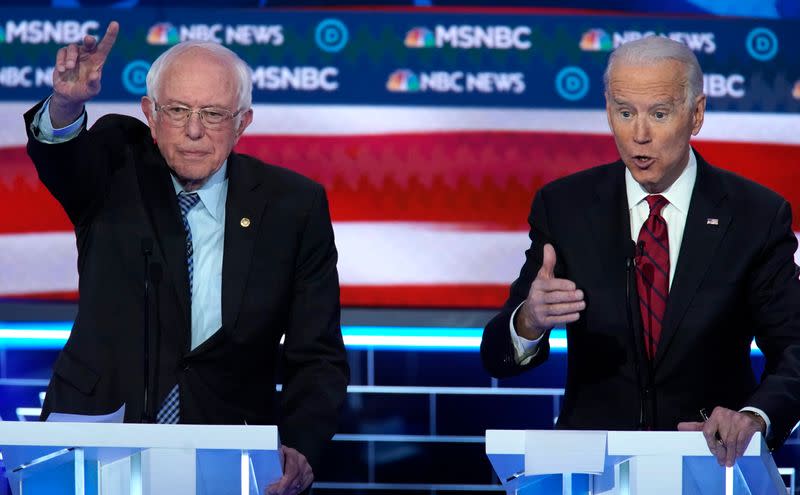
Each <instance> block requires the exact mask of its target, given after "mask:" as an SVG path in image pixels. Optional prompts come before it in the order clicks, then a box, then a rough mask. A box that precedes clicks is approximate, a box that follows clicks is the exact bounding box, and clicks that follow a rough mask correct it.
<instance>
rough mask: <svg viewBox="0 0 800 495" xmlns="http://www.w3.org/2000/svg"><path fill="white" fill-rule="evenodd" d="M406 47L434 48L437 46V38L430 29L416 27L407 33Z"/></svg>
mask: <svg viewBox="0 0 800 495" xmlns="http://www.w3.org/2000/svg"><path fill="white" fill-rule="evenodd" d="M405 45H406V48H433V47H435V46H436V38H435V37H434V36H433V33H432V32H431V30H430V29H428V28H424V27H416V28H413V29H412V30H410V31H409V32H407V33H406V39H405Z"/></svg>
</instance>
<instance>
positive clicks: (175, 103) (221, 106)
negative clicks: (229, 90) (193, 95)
mask: <svg viewBox="0 0 800 495" xmlns="http://www.w3.org/2000/svg"><path fill="white" fill-rule="evenodd" d="M165 105H181V106H183V107H186V108H193V107H192V106H191V105H189V104H188V103H186V102H183V101H179V100H167V103H165ZM197 108H221V109H223V110H227V107H225V105H218V104H213V103H212V104H210V105H203V106H201V107H197Z"/></svg>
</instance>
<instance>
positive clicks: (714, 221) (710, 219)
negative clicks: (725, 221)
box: [706, 218, 719, 225]
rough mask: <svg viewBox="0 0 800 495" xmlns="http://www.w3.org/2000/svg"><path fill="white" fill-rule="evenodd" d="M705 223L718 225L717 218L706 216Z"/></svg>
mask: <svg viewBox="0 0 800 495" xmlns="http://www.w3.org/2000/svg"><path fill="white" fill-rule="evenodd" d="M706 225H719V218H706Z"/></svg>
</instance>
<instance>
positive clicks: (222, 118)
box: [155, 103, 241, 129]
mask: <svg viewBox="0 0 800 495" xmlns="http://www.w3.org/2000/svg"><path fill="white" fill-rule="evenodd" d="M155 109H156V112H161V113H162V115H164V116H165V117H166V118H167V122H168V123H169V124H172V125H173V126H174V127H182V126H184V125H186V122H188V121H189V119H190V118H191V116H192V114H193V113H196V114H197V115H198V116H199V117H200V121H201V122H202V123H203V125H204V126H206V128H207V129H219V128H221V127H222V126H224V125H225V123H226V122H227V121H229V120H231V119H233V118H234V117H236V116H237V115H239V112H241V110H237V111H236V112H231V111H230V110H226V109H224V108H218V107H204V108H200V109H198V110H192V109H191V108H189V107H187V106H184V105H180V104H177V103H175V104H172V105H159V104H158V103H156V106H155Z"/></svg>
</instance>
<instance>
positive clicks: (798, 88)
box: [792, 79, 800, 100]
mask: <svg viewBox="0 0 800 495" xmlns="http://www.w3.org/2000/svg"><path fill="white" fill-rule="evenodd" d="M792 98H794V99H795V100H800V79H798V80H797V81H795V82H794V88H792Z"/></svg>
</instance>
